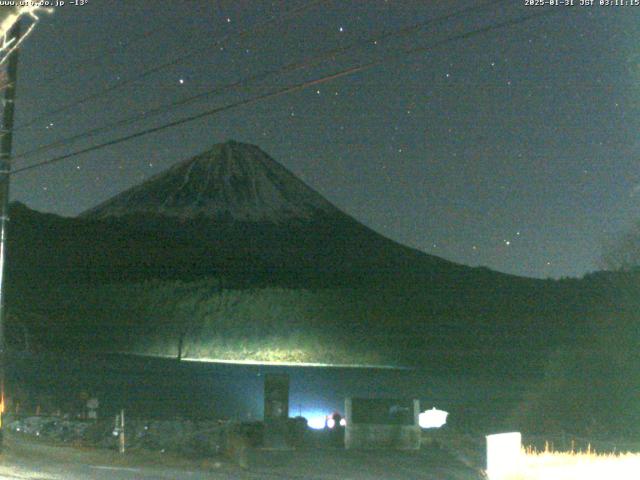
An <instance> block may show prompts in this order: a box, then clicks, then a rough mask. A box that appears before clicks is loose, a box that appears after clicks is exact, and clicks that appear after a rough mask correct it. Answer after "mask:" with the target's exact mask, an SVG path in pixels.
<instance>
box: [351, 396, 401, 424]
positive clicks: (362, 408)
mask: <svg viewBox="0 0 640 480" xmlns="http://www.w3.org/2000/svg"><path fill="white" fill-rule="evenodd" d="M413 415H414V412H413V400H399V399H392V398H354V399H352V403H351V422H352V423H353V424H377V425H413V424H414V416H413Z"/></svg>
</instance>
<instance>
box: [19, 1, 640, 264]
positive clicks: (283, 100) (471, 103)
mask: <svg viewBox="0 0 640 480" xmlns="http://www.w3.org/2000/svg"><path fill="white" fill-rule="evenodd" d="M524 3H525V2H524V0H522V1H520V0H519V1H506V2H472V1H450V2H440V1H431V2H429V1H388V2H387V1H383V0H371V1H366V2H365V1H360V2H352V1H320V2H316V1H311V0H307V1H306V2H304V1H300V0H295V1H294V0H286V1H285V0H283V1H274V2H271V1H269V2H267V1H237V0H232V1H231V0H230V1H215V2H214V1H212V0H211V1H209V0H199V1H198V0H192V1H175V0H147V1H142V0H126V1H125V0H118V1H111V0H88V3H87V4H86V5H84V6H71V5H67V6H64V7H61V8H58V9H57V10H56V12H55V13H54V14H52V15H47V14H42V15H41V22H40V24H39V25H38V26H37V28H36V29H35V30H34V33H33V35H32V36H31V37H30V38H29V39H28V40H27V41H26V43H25V46H24V47H23V49H22V52H21V57H20V65H19V73H18V75H19V78H18V92H17V95H18V97H17V102H16V125H17V127H18V128H17V131H16V132H15V138H14V152H15V153H16V154H20V153H21V152H25V151H28V150H31V149H32V148H34V147H37V146H39V145H45V144H48V143H50V142H53V141H55V140H57V139H60V138H65V137H68V136H70V135H74V134H77V133H82V132H84V131H86V130H88V129H90V128H93V127H97V126H101V125H103V124H106V123H109V122H113V121H115V120H118V119H121V118H126V117H128V116H131V115H135V114H138V113H140V112H142V111H148V110H149V109H151V108H154V107H157V106H158V105H161V104H165V103H168V102H172V101H174V100H178V99H181V98H185V97H189V96H192V95H194V94H197V93H200V92H204V91H208V90H212V89H214V88H216V87H219V86H221V85H225V84H229V83H232V82H237V81H239V80H242V79H244V78H247V77H250V76H252V75H256V74H258V73H260V72H264V71H269V70H278V69H279V68H280V67H282V66H284V65H287V64H290V63H292V62H298V61H302V60H303V59H307V58H320V59H321V61H319V62H317V63H314V64H313V65H311V66H309V67H307V68H304V69H297V70H294V71H291V72H288V73H281V74H278V75H272V76H270V77H268V78H266V79H264V80H262V81H260V82H254V83H247V84H243V85H242V87H241V88H237V89H232V90H227V91H225V92H224V93H223V94H221V95H217V96H215V95H210V96H208V97H204V98H203V99H201V100H199V101H197V102H194V103H192V104H189V105H187V106H184V107H182V108H178V109H174V110H170V111H167V112H165V113H163V114H161V115H157V116H153V117H151V118H148V119H146V120H145V121H142V122H138V123H135V124H132V125H127V126H124V127H120V128H118V129H116V130H113V131H109V132H105V133H103V134H101V135H96V136H94V137H92V138H88V139H84V140H82V141H79V142H76V143H73V144H69V145H65V146H63V147H61V148H58V149H55V150H50V151H47V152H44V153H41V154H37V155H34V156H30V157H28V158H18V159H17V160H16V162H15V166H16V168H20V167H23V166H25V165H29V164H32V163H36V162H40V161H44V160H47V159H49V158H52V157H55V156H57V155H61V154H65V153H67V152H71V151H74V150H77V149H82V148H85V147H88V146H91V145H96V144H99V143H102V142H105V141H108V140H110V139H112V138H116V137H120V136H124V135H126V134H127V133H131V132H134V131H138V130H142V129H144V128H149V127H153V126H155V125H160V124H163V123H168V122H169V121H172V120H174V119H178V118H182V117H186V116H189V115H192V114H195V113H198V112H202V111H204V110H208V109H211V108H214V107H216V106H223V105H226V104H229V103H234V102H237V101H239V100H242V99H247V98H251V97H254V96H257V95H262V94H265V93H268V92H271V91H274V90H277V89H279V88H282V87H284V86H287V85H294V84H297V83H300V82H304V81H311V80H314V79H318V78H322V77H325V76H328V75H331V74H333V73H335V72H339V71H343V70H345V69H348V68H349V67H352V66H354V65H360V64H363V63H367V62H372V61H378V60H379V59H382V60H383V61H382V62H381V63H380V64H379V65H378V66H376V67H373V68H369V69H366V70H363V71H361V72H357V73H354V74H352V75H346V76H342V77H340V78H337V79H335V80H333V81H326V82H323V83H319V84H315V85H310V86H309V87H308V88H305V89H302V90H299V91H297V92H293V93H289V94H286V95H281V96H279V97H276V98H270V99H266V100H263V101H259V102H255V103H252V104H249V105H246V106H242V107H239V108H234V109H230V110H228V111H225V112H223V113H221V114H218V115H214V116H210V117H207V118H203V119H201V120H198V121H195V122H191V123H189V124H185V125H183V126H180V127H176V128H171V129H168V130H164V131H162V132H158V133H155V134H152V135H148V136H145V137H141V138H138V139H135V140H133V141H130V142H125V143H122V144H119V145H114V146H111V147H107V148H104V149H101V150H97V151H95V152H91V153H88V154H85V155H82V156H78V157H74V158H72V159H69V160H66V161H63V162H59V163H56V164H54V165H50V166H46V167H42V168H38V169H34V170H30V171H27V172H24V173H21V174H18V175H15V177H14V179H13V183H12V187H11V188H12V197H13V199H14V200H19V201H22V202H24V203H26V204H27V205H28V206H30V207H31V208H34V209H36V210H40V211H47V212H54V213H57V214H61V215H65V216H72V215H76V214H78V213H80V212H82V211H83V210H86V209H88V208H89V207H91V206H93V205H95V204H97V203H98V202H101V201H103V200H105V199H107V198H109V197H111V196H112V195H114V194H116V193H118V192H120V191H122V190H123V189H125V188H127V187H130V186H132V185H134V184H137V183H139V182H141V181H143V180H144V179H145V178H148V177H149V176H151V175H154V174H156V173H158V172H159V171H161V170H163V169H166V168H167V167H169V166H170V165H172V164H174V163H176V162H178V161H181V160H184V159H186V158H188V157H190V156H193V155H195V154H197V153H200V152H202V151H204V150H206V149H208V148H210V147H211V146H212V145H213V144H215V143H218V142H222V141H226V140H228V139H235V140H238V141H242V142H249V143H253V144H257V145H259V146H260V147H261V148H263V149H264V150H265V151H266V152H267V153H269V154H270V155H271V156H272V157H273V158H275V159H276V160H278V161H279V162H281V163H282V164H284V165H285V166H286V167H287V168H289V169H290V170H291V171H292V172H293V173H295V174H296V175H297V176H299V177H300V178H301V179H303V180H304V181H305V182H306V183H308V184H309V185H310V186H312V187H313V188H315V189H316V190H317V191H319V192H320V193H321V194H323V195H324V196H325V197H326V198H327V199H329V200H330V201H331V202H333V203H334V204H335V205H336V206H338V207H339V208H341V209H342V210H344V211H345V212H347V213H349V214H350V215H352V216H353V217H355V218H356V219H358V220H359V221H361V222H362V223H364V224H366V225H368V226H369V227H371V228H373V229H374V230H377V231H378V232H380V233H382V234H384V235H386V236H388V237H390V238H392V239H394V240H397V241H398V242H400V243H403V244H406V245H409V246H412V247H415V248H418V249H420V250H422V251H425V252H428V253H431V254H434V255H438V256H442V257H445V258H447V259H450V260H453V261H456V262H460V263H464V264H468V265H485V266H488V267H490V268H493V269H497V270H500V271H504V272H509V273H515V274H519V275H526V276H535V277H560V276H580V275H583V274H584V273H586V272H588V271H592V270H594V269H596V268H597V267H598V260H599V257H600V255H601V253H602V248H603V243H604V242H606V241H607V239H608V238H610V237H611V236H615V234H616V232H619V231H621V230H624V229H625V228H627V227H628V226H629V225H630V224H631V223H633V222H634V221H635V220H637V219H638V218H640V211H639V208H638V199H639V198H640V163H639V162H638V158H639V155H640V137H639V135H638V132H640V45H639V43H638V38H640V7H631V6H610V7H604V6H593V7H580V6H574V7H552V8H551V10H553V13H552V14H550V15H545V16H541V17H539V18H535V19H532V20H529V21H526V22H523V23H519V24H515V25H512V26H510V27H505V28H500V29H495V30H491V31H488V32H486V33H484V34H480V35H474V36H469V37H466V38H461V39H458V40H455V41H448V42H447V41H444V40H446V39H447V38H450V37H452V36H460V35H461V34H464V33H465V32H471V31H474V30H477V29H481V28H483V27H485V26H488V25H494V24H497V23H500V22H505V21H508V20H509V19H514V18H518V17H522V16H527V15H531V14H535V13H537V12H542V11H543V9H541V7H529V6H525V5H524ZM575 3H579V0H575ZM596 3H598V2H596ZM307 4H308V5H310V6H309V7H308V8H307V9H302V10H299V11H298V10H297V9H300V8H301V7H303V6H304V5H307ZM482 4H487V6H486V7H485V8H484V9H476V10H473V11H472V12H471V13H469V14H468V15H466V16H462V15H461V16H459V17H455V18H451V19H450V20H449V21H446V22H440V23H437V24H431V25H427V26H426V27H425V28H422V29H419V30H417V31H415V32H413V33H411V34H407V35H405V36H400V35H398V34H397V32H398V31H399V30H401V29H402V28H403V27H407V26H410V25H413V24H416V23H420V22H425V21H426V20H428V19H431V18H436V17H441V16H443V15H446V14H447V13H449V12H455V11H459V10H462V9H465V8H472V7H474V6H477V5H482ZM294 11H296V12H297V13H294V14H291V13H290V12H294ZM283 16H284V19H283V20H281V21H275V22H272V23H270V24H265V22H268V21H269V19H270V18H272V17H274V18H280V17H283ZM256 25H258V26H259V31H258V32H257V33H256V32H252V29H253V28H255V26H256ZM238 32H245V33H243V34H240V35H239V34H238ZM382 32H384V33H385V34H387V33H389V34H392V33H396V35H392V36H385V37H384V38H382V39H381V40H379V41H376V42H374V41H373V39H374V38H380V37H381V33H382ZM435 43H438V44H439V45H438V46H436V47H434V48H433V49H429V48H427V47H430V46H432V45H434V44H435ZM349 45H354V48H352V49H347V51H345V52H342V53H338V54H336V55H334V56H333V57H331V56H325V57H322V54H323V53H325V52H327V51H330V50H332V49H336V48H340V47H347V46H349ZM410 49H418V51H417V52H415V53H413V54H407V53H405V51H406V50H410ZM174 59H182V61H178V60H176V61H175V62H174V65H173V66H171V67H169V68H164V69H162V70H159V71H158V72H156V73H155V74H152V75H148V76H146V77H145V78H144V79H142V80H140V81H137V82H134V83H132V84H129V85H127V86H125V87H123V88H116V89H114V90H112V91H111V93H109V94H105V95H102V96H99V97H98V98H95V99H92V100H89V101H86V102H83V103H82V104H80V105H77V106H75V107H74V108H72V109H70V110H67V111H62V112H60V113H58V114H47V112H50V111H52V110H58V109H60V107H64V106H65V105H67V104H70V103H72V102H74V101H77V100H78V99H82V98H84V97H87V96H89V95H92V94H94V93H97V92H100V91H102V90H104V89H105V88H110V87H111V86H113V85H117V84H118V82H123V81H127V80H128V79H131V78H133V77H136V76H138V75H139V74H140V73H141V72H143V71H145V70H146V69H150V68H153V67H155V66H157V65H160V64H164V63H168V62H172V61H173V60H174ZM34 120H35V121H34ZM21 126H22V127H21Z"/></svg>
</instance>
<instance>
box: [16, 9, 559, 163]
mask: <svg viewBox="0 0 640 480" xmlns="http://www.w3.org/2000/svg"><path fill="white" fill-rule="evenodd" d="M560 11H562V9H557V8H556V9H554V8H550V9H545V10H542V11H539V12H537V13H534V14H531V15H526V16H524V17H519V18H516V19H511V20H507V21H504V22H501V23H498V24H494V25H488V26H485V27H482V28H478V29H475V30H472V31H469V32H465V33H461V34H458V35H454V36H452V37H449V38H446V39H443V40H441V41H438V42H436V43H434V44H433V45H430V46H425V47H418V48H413V49H409V50H405V51H404V52H403V53H405V54H409V55H411V54H415V53H420V52H425V51H428V50H432V49H434V48H437V47H439V46H442V45H445V44H447V43H451V42H455V41H459V40H467V39H469V38H472V37H474V36H477V35H482V34H485V33H488V32H491V31H495V30H498V29H501V28H506V27H511V26H514V25H517V24H520V23H524V22H526V21H529V20H532V19H534V18H540V17H543V16H547V15H550V14H553V13H557V12H560ZM390 60H391V61H393V60H397V57H394V58H383V59H380V60H376V61H372V62H368V63H364V64H362V65H356V66H352V67H349V68H347V69H344V70H341V71H339V72H336V73H333V74H331V75H327V76H324V77H321V78H318V79H314V80H308V81H305V82H301V83H298V84H295V85H292V86H288V87H285V88H282V89H279V90H276V91H274V92H271V93H267V94H264V95H260V96H257V97H253V98H249V99H245V100H241V101H238V102H235V103H231V104H228V105H224V106H221V107H216V108H214V109H211V110H206V111H204V112H201V113H198V114H196V115H191V116H189V117H185V118H182V119H179V120H174V121H172V122H169V123H166V124H163V125H159V126H156V127H152V128H148V129H145V130H141V131H139V132H136V133H133V134H129V135H125V136H123V137H119V138H116V139H113V140H110V141H108V142H104V143H101V144H99V145H94V146H91V147H88V148H84V149H81V150H77V151H75V152H71V153H67V154H65V155H60V156H57V157H54V158H51V159H49V160H44V161H42V162H38V163H34V164H33V165H28V166H25V167H22V168H18V169H15V170H13V171H12V172H11V173H12V174H17V173H22V172H26V171H29V170H33V169H36V168H40V167H43V166H45V165H51V164H53V163H58V162H61V161H63V160H67V159H69V158H73V157H76V156H79V155H82V154H84V153H89V152H93V151H96V150H100V149H102V148H106V147H109V146H112V145H117V144H119V143H123V142H127V141H129V140H133V139H135V138H139V137H142V136H146V135H150V134H152V133H156V132H159V131H162V130H166V129H169V128H173V127H177V126H180V125H184V124H186V123H190V122H193V121H195V120H199V119H201V118H205V117H209V116H213V115H216V114H218V113H221V112H224V111H227V110H231V109H234V108H237V107H241V106H245V105H250V104H254V103H258V102H260V101H262V100H267V99H271V98H275V97H279V96H281V95H284V94H287V93H292V92H296V91H299V90H302V89H305V88H308V87H311V86H314V85H319V84H322V83H326V82H330V81H333V80H336V79H338V78H342V77H345V76H349V75H353V74H354V73H358V72H362V71H365V70H369V69H371V68H374V67H377V66H379V65H382V64H384V63H386V62H387V61H390Z"/></svg>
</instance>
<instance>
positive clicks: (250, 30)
mask: <svg viewBox="0 0 640 480" xmlns="http://www.w3.org/2000/svg"><path fill="white" fill-rule="evenodd" d="M327 1H329V0H314V1H312V2H310V3H308V4H306V5H303V6H301V7H298V8H295V9H293V10H291V11H290V12H287V13H286V14H285V15H283V16H281V17H276V18H270V19H269V20H266V21H264V22H262V23H259V24H258V25H255V26H253V27H250V28H245V29H244V30H240V31H238V32H233V33H229V34H226V35H224V36H223V37H222V38H220V39H219V40H216V41H215V42H214V43H213V45H204V46H200V47H198V48H194V49H191V50H190V51H189V52H188V53H186V54H182V55H179V56H176V57H173V58H172V59H171V60H169V61H167V62H165V63H162V64H160V65H156V66H154V67H151V68H148V69H146V70H143V71H142V72H140V73H139V74H138V75H136V76H135V77H132V78H129V79H125V80H121V81H119V82H116V83H114V84H113V85H111V86H109V87H106V88H104V89H102V90H100V91H98V92H95V93H92V94H90V95H87V96H85V97H82V98H80V99H78V100H75V101H73V102H71V103H67V104H65V105H62V106H61V107H58V108H55V109H53V110H49V111H48V112H45V113H42V114H40V115H36V116H35V117H33V118H31V119H30V120H27V121H26V122H25V123H23V124H20V125H18V126H17V127H16V128H15V130H22V129H24V128H27V127H30V126H31V125H33V124H34V123H37V122H38V121H39V120H41V119H42V118H43V117H49V116H53V115H58V114H60V113H64V112H67V111H69V110H71V109H72V108H74V107H77V106H79V105H82V104H85V103H87V102H89V101H92V100H96V99H98V98H100V97H103V96H104V95H108V94H110V93H113V92H116V91H118V90H121V89H122V88H124V87H127V86H129V85H132V84H134V83H137V82H139V81H140V80H143V79H145V78H147V77H149V76H151V75H154V74H156V73H158V72H160V71H162V70H165V69H167V68H169V67H173V66H175V65H179V64H181V63H183V62H184V61H186V60H188V59H190V58H192V57H193V56H194V55H196V54H197V53H199V52H203V51H208V50H210V49H211V47H212V46H217V45H220V44H222V43H225V42H226V41H228V40H229V39H230V38H231V37H232V36H233V35H237V36H238V37H243V36H246V35H247V34H250V33H258V32H260V31H261V30H264V29H265V28H267V27H269V26H270V25H271V24H272V23H277V22H280V21H284V20H289V19H291V18H293V17H295V16H297V15H299V14H301V13H303V12H305V11H306V10H309V9H311V8H313V7H315V6H317V5H319V4H322V3H325V2H327Z"/></svg>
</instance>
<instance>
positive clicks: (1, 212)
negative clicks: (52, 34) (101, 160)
mask: <svg viewBox="0 0 640 480" xmlns="http://www.w3.org/2000/svg"><path fill="white" fill-rule="evenodd" d="M9 39H10V40H13V41H12V44H13V45H17V44H18V41H19V40H20V20H18V21H17V22H16V23H15V24H14V26H13V27H11V30H10V32H9ZM6 68H7V74H6V76H5V79H4V81H5V82H6V85H4V95H3V97H2V104H3V105H2V129H1V130H0V135H1V137H0V402H1V406H0V447H1V446H2V441H3V438H4V421H3V420H4V418H3V417H4V410H5V408H6V407H5V401H6V397H5V381H6V370H7V354H6V345H5V335H4V333H5V319H6V308H5V296H6V295H5V293H6V289H5V283H6V278H5V277H6V275H5V274H6V267H5V263H6V257H7V227H8V223H9V180H10V177H11V147H12V141H13V112H14V109H15V105H14V99H15V96H16V79H17V73H18V49H17V48H15V49H14V50H13V51H12V52H11V53H10V54H9V58H8V59H7V67H6Z"/></svg>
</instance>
